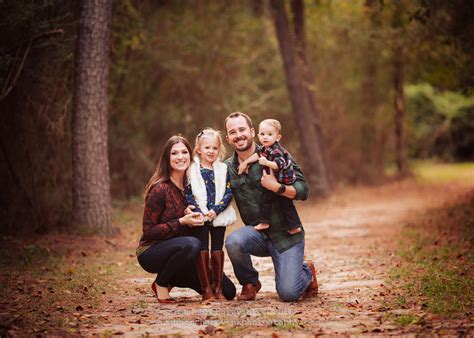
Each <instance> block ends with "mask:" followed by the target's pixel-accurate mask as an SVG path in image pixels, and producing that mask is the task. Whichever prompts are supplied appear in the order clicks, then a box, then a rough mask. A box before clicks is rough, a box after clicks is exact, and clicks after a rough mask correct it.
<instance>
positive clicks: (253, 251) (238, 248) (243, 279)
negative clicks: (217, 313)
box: [225, 226, 312, 302]
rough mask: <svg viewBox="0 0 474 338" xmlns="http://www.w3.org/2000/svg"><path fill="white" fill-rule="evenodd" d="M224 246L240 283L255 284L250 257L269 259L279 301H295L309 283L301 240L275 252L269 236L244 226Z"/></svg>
mask: <svg viewBox="0 0 474 338" xmlns="http://www.w3.org/2000/svg"><path fill="white" fill-rule="evenodd" d="M225 247H226V249H227V254H228V255H229V258H230V261H231V262H232V266H233V268H234V273H235V276H236V277H237V279H238V280H239V283H240V284H242V285H244V284H248V283H252V284H255V283H256V282H257V281H258V271H257V270H255V268H254V267H253V265H252V259H251V256H259V257H269V256H270V257H271V258H272V261H273V266H274V268H275V284H276V290H277V292H278V295H279V296H280V298H281V300H283V301H287V302H292V301H296V300H298V298H299V297H300V296H301V295H302V294H303V292H304V291H305V290H306V289H307V288H308V286H309V284H310V283H311V277H312V275H311V270H310V269H309V268H308V266H307V265H306V263H303V259H304V240H302V241H301V242H299V243H297V244H295V245H293V246H292V247H291V248H289V249H287V250H285V251H284V252H278V251H277V250H276V249H275V247H274V246H273V244H272V242H271V241H270V239H269V238H268V237H265V236H264V235H263V234H262V233H261V232H260V231H258V230H255V229H254V228H253V227H252V226H244V227H242V228H239V229H237V230H235V231H234V232H232V233H231V234H230V235H229V236H228V237H227V240H226V243H225Z"/></svg>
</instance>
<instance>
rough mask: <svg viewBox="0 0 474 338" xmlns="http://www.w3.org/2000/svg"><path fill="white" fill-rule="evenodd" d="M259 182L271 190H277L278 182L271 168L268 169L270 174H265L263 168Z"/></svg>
mask: <svg viewBox="0 0 474 338" xmlns="http://www.w3.org/2000/svg"><path fill="white" fill-rule="evenodd" d="M260 183H261V184H262V187H264V188H265V189H267V190H270V191H273V192H277V191H278V189H279V188H280V183H278V181H277V179H276V177H275V174H274V173H273V170H270V174H267V173H266V172H265V170H264V171H263V174H262V178H261V179H260Z"/></svg>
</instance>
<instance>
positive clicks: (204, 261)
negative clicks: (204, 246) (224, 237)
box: [196, 250, 215, 301]
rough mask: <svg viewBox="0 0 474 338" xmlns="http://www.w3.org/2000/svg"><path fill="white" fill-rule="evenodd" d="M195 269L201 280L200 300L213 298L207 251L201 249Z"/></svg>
mask: <svg viewBox="0 0 474 338" xmlns="http://www.w3.org/2000/svg"><path fill="white" fill-rule="evenodd" d="M196 265H197V271H198V276H199V281H200V282H201V289H202V301H205V300H209V299H214V298H215V297H214V293H213V292H212V288H211V269H210V267H209V251H207V250H202V251H200V252H199V256H198V258H197V262H196Z"/></svg>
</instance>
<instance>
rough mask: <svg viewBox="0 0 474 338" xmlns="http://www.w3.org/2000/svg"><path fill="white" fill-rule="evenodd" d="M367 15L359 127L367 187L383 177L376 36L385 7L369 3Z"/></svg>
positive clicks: (360, 171) (361, 166) (361, 167)
mask: <svg viewBox="0 0 474 338" xmlns="http://www.w3.org/2000/svg"><path fill="white" fill-rule="evenodd" d="M364 6H365V9H366V13H367V15H368V20H369V23H368V31H369V34H368V36H367V44H366V49H365V55H366V57H365V59H364V74H363V79H362V87H361V89H362V92H361V107H362V108H363V110H364V114H363V116H361V125H360V150H359V154H360V155H359V162H360V163H359V166H358V168H357V174H358V178H359V179H360V180H361V181H362V182H365V183H377V182H378V181H379V180H380V179H381V178H382V176H383V162H382V161H381V160H380V156H381V149H379V147H380V146H381V144H382V142H380V140H379V135H378V132H377V128H376V118H377V110H378V109H379V107H380V96H379V95H380V93H379V85H378V83H379V80H380V79H379V76H378V65H377V62H378V60H379V59H380V53H379V51H378V49H377V46H376V41H377V34H378V33H379V32H380V29H381V11H382V3H381V2H380V1H378V0H366V1H365V4H364Z"/></svg>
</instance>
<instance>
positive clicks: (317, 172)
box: [271, 0, 331, 196]
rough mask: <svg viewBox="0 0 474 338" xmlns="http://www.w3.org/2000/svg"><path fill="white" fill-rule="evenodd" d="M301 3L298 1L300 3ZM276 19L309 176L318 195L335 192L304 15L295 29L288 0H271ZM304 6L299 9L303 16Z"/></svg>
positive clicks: (289, 90) (275, 22)
mask: <svg viewBox="0 0 474 338" xmlns="http://www.w3.org/2000/svg"><path fill="white" fill-rule="evenodd" d="M296 5H298V4H296ZM300 5H302V3H300ZM271 6H272V12H273V19H274V24H275V29H276V33H277V38H278V42H279V46H280V52H281V57H282V59H283V66H284V70H285V75H286V82H287V86H288V92H289V96H290V101H291V106H292V109H293V114H294V118H295V122H296V125H297V127H298V131H299V134H300V139H301V142H302V149H303V152H304V153H305V154H307V158H306V164H307V168H308V172H307V176H308V179H309V181H310V183H311V184H313V185H314V186H315V187H316V194H317V195H318V196H327V195H329V194H330V192H331V186H330V181H329V173H328V170H327V164H326V161H325V157H324V155H323V154H324V149H323V147H324V146H323V144H324V143H323V140H322V134H321V133H320V131H318V128H317V126H318V124H317V123H315V121H317V117H318V115H317V111H316V110H315V107H316V105H315V102H316V101H315V99H314V93H313V92H312V90H310V89H308V83H305V79H307V78H308V77H307V76H305V75H304V74H305V65H307V63H306V62H305V61H304V60H306V57H305V53H304V51H305V50H304V40H300V44H301V47H300V48H298V46H297V44H298V43H297V38H296V34H299V36H300V38H301V37H304V33H302V32H303V29H304V26H303V25H302V19H301V17H297V18H296V19H297V22H298V23H299V24H296V26H294V29H293V30H292V29H291V28H290V23H289V20H288V16H287V14H286V9H285V1H284V0H272V1H271ZM302 11H303V7H302V6H301V7H300V9H298V10H297V11H296V13H297V14H299V15H303V14H304V13H303V12H302Z"/></svg>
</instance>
